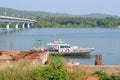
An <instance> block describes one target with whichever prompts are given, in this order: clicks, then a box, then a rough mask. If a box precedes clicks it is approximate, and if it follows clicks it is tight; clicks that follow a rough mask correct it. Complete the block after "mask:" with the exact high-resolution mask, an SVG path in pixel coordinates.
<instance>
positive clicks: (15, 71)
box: [0, 56, 120, 80]
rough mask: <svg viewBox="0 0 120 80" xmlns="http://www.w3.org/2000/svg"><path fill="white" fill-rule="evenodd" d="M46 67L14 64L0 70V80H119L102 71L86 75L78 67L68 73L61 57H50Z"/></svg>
mask: <svg viewBox="0 0 120 80" xmlns="http://www.w3.org/2000/svg"><path fill="white" fill-rule="evenodd" d="M49 59H50V60H51V64H50V65H47V66H39V65H32V64H29V63H27V62H19V63H18V62H15V63H13V64H10V65H7V66H6V67H3V68H1V69H0V80H87V78H88V77H91V76H94V77H97V78H99V80H120V75H119V74H118V75H108V74H106V73H105V72H102V71H96V72H94V73H93V74H86V73H85V68H84V66H83V67H80V68H77V69H74V68H73V70H72V71H69V69H67V70H66V68H65V66H64V61H63V58H62V57H61V56H51V57H50V58H49Z"/></svg>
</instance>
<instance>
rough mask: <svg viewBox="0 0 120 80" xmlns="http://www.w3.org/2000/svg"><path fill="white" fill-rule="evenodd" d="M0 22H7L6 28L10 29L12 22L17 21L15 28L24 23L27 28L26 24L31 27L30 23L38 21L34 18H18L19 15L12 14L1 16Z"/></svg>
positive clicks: (23, 26) (23, 25)
mask: <svg viewBox="0 0 120 80" xmlns="http://www.w3.org/2000/svg"><path fill="white" fill-rule="evenodd" d="M0 22H5V24H6V29H10V26H9V25H10V23H11V22H13V23H15V28H16V29H18V24H19V23H21V24H22V28H23V29H24V28H25V24H27V28H30V24H33V23H35V22H37V21H36V20H32V19H25V18H18V17H10V16H0Z"/></svg>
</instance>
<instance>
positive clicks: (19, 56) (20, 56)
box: [0, 50, 49, 65]
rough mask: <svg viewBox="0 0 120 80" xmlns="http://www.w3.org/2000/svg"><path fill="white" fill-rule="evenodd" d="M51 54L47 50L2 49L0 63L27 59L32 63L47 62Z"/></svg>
mask: <svg viewBox="0 0 120 80" xmlns="http://www.w3.org/2000/svg"><path fill="white" fill-rule="evenodd" d="M48 56H49V52H46V51H33V50H31V51H0V64H1V63H11V62H14V61H26V62H29V63H32V64H40V65H42V64H45V62H46V61H47V59H48Z"/></svg>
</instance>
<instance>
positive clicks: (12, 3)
mask: <svg viewBox="0 0 120 80" xmlns="http://www.w3.org/2000/svg"><path fill="white" fill-rule="evenodd" d="M0 7H7V8H13V9H18V10H23V11H46V12H52V13H68V14H73V15H84V14H90V13H105V14H111V15H118V16H120V0H0Z"/></svg>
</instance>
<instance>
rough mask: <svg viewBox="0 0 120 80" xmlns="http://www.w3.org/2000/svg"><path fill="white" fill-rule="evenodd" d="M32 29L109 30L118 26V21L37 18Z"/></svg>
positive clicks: (81, 18) (106, 19)
mask: <svg viewBox="0 0 120 80" xmlns="http://www.w3.org/2000/svg"><path fill="white" fill-rule="evenodd" d="M36 20H37V23H36V24H35V25H34V27H60V28H61V27H66V28H68V27H73V28H86V27H87V28H95V27H104V28H111V27H117V26H119V25H120V19H117V18H112V17H106V18H90V17H89V18H84V17H50V16H47V17H40V16H39V17H37V19H36Z"/></svg>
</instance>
